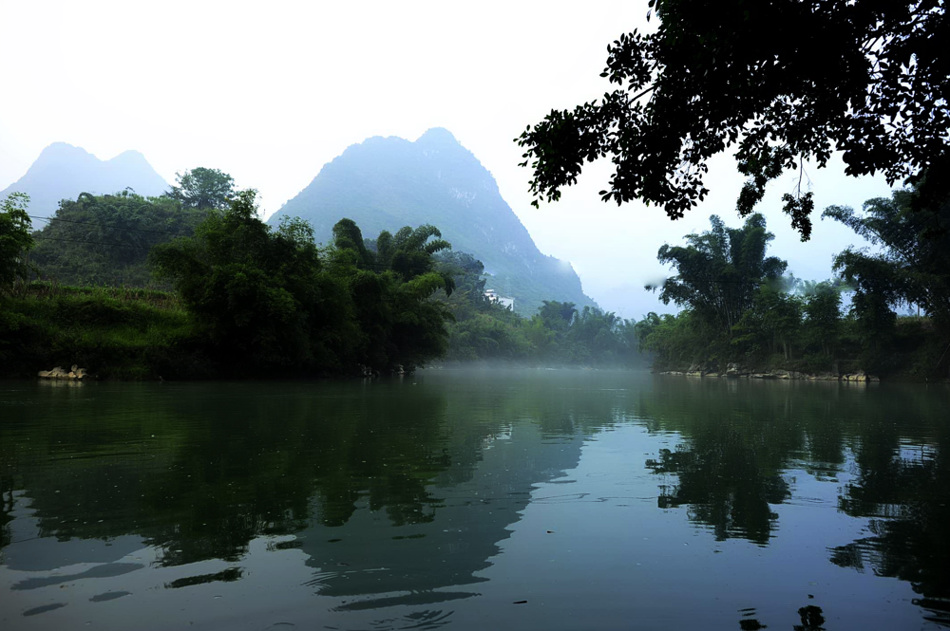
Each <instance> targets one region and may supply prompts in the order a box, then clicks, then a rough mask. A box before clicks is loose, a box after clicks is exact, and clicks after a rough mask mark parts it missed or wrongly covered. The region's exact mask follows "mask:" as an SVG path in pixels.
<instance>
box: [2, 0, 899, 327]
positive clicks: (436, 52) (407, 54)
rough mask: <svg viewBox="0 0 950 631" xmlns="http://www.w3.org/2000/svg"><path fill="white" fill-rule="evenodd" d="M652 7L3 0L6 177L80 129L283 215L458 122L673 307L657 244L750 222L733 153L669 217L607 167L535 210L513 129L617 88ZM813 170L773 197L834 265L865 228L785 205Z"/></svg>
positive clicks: (584, 251)
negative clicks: (329, 168) (617, 193)
mask: <svg viewBox="0 0 950 631" xmlns="http://www.w3.org/2000/svg"><path fill="white" fill-rule="evenodd" d="M646 12H647V4H646V0H626V1H624V2H614V1H606V0H588V1H587V2H584V3H577V2H563V1H560V0H554V1H552V0H548V1H544V2H541V1H539V2H534V1H530V2H529V1H518V0H504V1H494V0H482V1H480V2H477V3H476V2H472V3H464V4H463V3H453V2H445V1H444V0H443V1H441V2H418V1H409V0H406V1H403V2H391V1H390V2H375V1H372V2H366V1H364V2H339V1H335V2H319V1H311V2H282V1H280V0H270V1H269V2H266V3H265V2H261V1H260V0H258V1H255V2H241V1H236V0H230V1H227V2H218V1H202V0H188V1H179V0H166V1H164V2H151V3H145V2H134V1H129V0H121V1H104V0H84V1H83V2H75V1H63V2H53V1H44V0H29V1H25V0H0V24H2V25H3V32H2V35H0V76H2V77H3V85H4V89H3V94H4V96H3V98H2V99H0V189H2V188H5V187H6V186H7V185H9V184H10V183H12V182H14V181H15V180H17V179H18V178H20V177H21V176H22V175H23V174H24V173H25V172H26V170H27V168H28V167H29V165H30V164H31V163H32V162H33V161H34V160H35V159H36V157H37V156H38V155H39V153H40V151H42V149H43V148H44V147H46V146H47V145H49V144H50V143H52V142H56V141H64V142H68V143H70V144H73V145H77V146H80V147H83V148H84V149H86V150H87V151H90V152H91V153H93V154H95V155H96V156H98V157H99V158H101V159H109V158H112V157H114V156H115V155H117V154H119V153H121V152H122V151H124V150H127V149H136V150H138V151H140V152H142V153H143V154H144V155H145V157H146V158H147V159H148V160H149V162H150V163H151V164H152V166H154V167H155V169H156V170H157V171H158V172H159V173H160V174H161V175H162V176H163V177H164V178H165V179H166V180H168V181H169V182H173V181H174V177H175V173H176V172H178V171H184V170H186V169H191V168H194V167H197V166H205V167H212V168H219V169H221V170H223V171H226V172H228V173H230V174H231V175H233V176H234V178H235V180H236V182H237V184H238V185H239V186H240V187H253V188H257V189H258V190H259V191H260V193H261V200H262V206H263V209H264V211H265V212H266V213H267V214H270V213H273V212H274V211H276V210H277V209H278V208H280V206H281V205H282V204H283V203H284V202H285V201H287V200H288V199H290V198H291V197H293V196H294V195H296V194H297V193H298V192H299V191H300V190H301V189H302V188H304V187H305V186H306V185H307V184H309V183H310V181H311V180H312V179H313V177H314V176H316V174H317V173H318V172H319V170H320V168H321V167H322V166H323V165H324V164H325V163H327V162H329V161H330V160H332V159H333V158H334V157H336V156H337V155H339V154H340V153H342V152H343V150H344V149H345V148H346V147H347V146H349V145H351V144H353V143H356V142H361V141H362V140H364V139H366V138H368V137H370V136H375V135H383V136H400V137H403V138H408V139H410V140H415V139H416V138H417V137H418V136H420V135H421V134H422V133H423V132H424V131H425V130H426V129H428V128H430V127H436V126H441V127H445V128H447V129H449V130H450V131H451V132H452V133H453V134H454V135H455V136H456V138H457V139H458V140H459V141H460V142H461V143H462V144H463V145H465V146H466V147H467V148H468V149H470V150H471V151H472V152H473V153H474V154H475V155H476V156H477V157H478V158H479V160H480V161H481V162H482V164H483V165H484V166H485V167H486V168H488V170H489V171H491V172H492V174H493V175H494V176H495V179H496V180H497V181H498V184H499V187H500V188H501V193H502V195H503V196H504V198H505V199H506V200H507V201H508V203H509V204H510V205H511V206H512V208H513V209H514V211H515V212H516V213H517V214H518V216H519V217H520V218H521V220H522V222H523V223H524V224H525V226H526V227H527V228H528V230H529V232H530V233H531V234H532V236H533V237H534V239H535V241H536V243H537V244H538V247H539V248H540V249H541V251H542V252H544V253H546V254H551V255H554V256H557V257H558V258H562V259H566V260H568V261H570V262H571V263H572V264H573V266H574V268H575V269H576V270H577V272H578V274H580V276H581V280H582V281H583V283H584V289H585V291H586V292H587V293H588V295H590V296H591V297H593V298H594V299H595V300H597V301H598V302H599V303H600V304H601V306H603V307H605V308H607V309H610V310H614V311H618V312H620V313H621V314H622V315H624V316H626V317H637V318H638V317H640V316H641V315H642V314H643V313H644V312H645V311H646V310H648V309H654V308H656V307H655V306H654V305H655V297H652V296H651V295H650V294H646V293H645V292H643V290H642V289H641V288H642V286H643V284H644V282H647V281H651V280H655V279H658V278H660V277H662V276H663V275H664V273H665V271H664V269H663V268H662V267H661V266H659V265H658V264H657V262H656V258H655V257H656V251H657V249H658V248H659V246H660V245H662V244H663V243H664V242H671V243H679V242H681V239H682V236H683V235H685V234H686V233H688V232H695V231H699V230H704V229H706V228H708V225H709V224H708V217H709V215H710V214H713V213H716V214H719V215H720V216H722V217H723V218H724V219H725V220H726V222H727V223H728V224H730V225H737V224H738V223H740V221H739V220H738V218H737V217H736V214H735V210H734V209H735V199H736V196H737V195H738V190H739V188H740V187H741V183H742V182H741V178H740V177H739V176H738V175H737V174H736V173H735V169H734V167H733V163H732V160H731V157H729V156H726V157H724V159H723V160H720V161H718V162H717V163H716V164H714V165H713V168H712V169H711V170H710V174H709V179H708V181H707V186H708V188H710V189H712V194H711V196H710V198H709V200H707V202H706V203H704V204H703V205H702V206H700V207H699V208H697V209H695V210H694V211H692V213H691V214H690V215H689V216H687V218H686V219H684V220H680V221H677V222H671V221H669V220H668V219H667V218H666V216H665V214H664V213H663V211H662V210H660V209H657V208H645V207H643V206H642V205H641V204H639V203H632V204H627V205H624V206H623V207H620V208H618V207H617V206H615V205H612V204H611V205H606V204H603V203H602V202H600V201H599V198H598V197H597V195H596V192H597V191H598V190H600V189H601V188H603V185H604V183H605V182H606V180H607V176H608V170H607V168H606V167H607V166H609V165H603V166H599V167H597V168H591V169H590V172H589V173H587V174H585V177H583V178H582V181H581V182H580V185H579V186H578V187H575V188H574V189H571V190H569V191H567V192H566V193H565V195H564V198H563V200H562V201H561V202H559V203H558V204H553V205H542V207H541V209H534V208H532V207H531V206H529V202H530V197H529V195H528V192H527V186H528V184H527V182H528V177H529V171H528V170H527V169H522V168H520V167H518V166H517V163H518V162H519V160H520V155H521V151H520V150H519V148H518V147H517V146H516V145H515V144H514V143H513V142H512V139H513V138H514V137H516V136H517V135H518V134H519V133H520V132H521V131H522V130H523V129H524V128H525V127H526V126H527V125H528V124H529V123H532V122H536V121H538V120H540V119H541V118H543V116H544V115H545V114H546V113H547V112H548V111H549V110H550V109H551V108H553V107H572V106H574V105H576V104H577V103H580V102H582V101H585V100H590V99H593V98H596V97H598V96H599V95H601V94H602V93H603V92H604V91H606V90H607V89H609V86H608V84H607V83H606V81H605V80H603V79H600V77H599V76H598V75H599V74H600V72H601V70H602V69H603V66H604V62H605V59H606V47H607V44H608V43H609V42H611V41H612V40H613V39H615V38H616V37H617V36H618V35H620V34H621V33H622V32H625V31H629V30H632V29H633V28H636V27H640V28H644V27H646V26H647V24H646V21H645V16H646ZM808 175H809V176H810V180H811V183H812V190H814V192H815V195H816V198H817V206H818V208H819V211H818V214H820V209H821V208H824V207H825V206H827V205H830V204H847V205H852V206H860V204H861V203H862V202H863V201H864V200H865V199H867V198H870V197H876V196H882V195H885V196H886V195H888V194H889V187H887V185H886V183H885V182H884V181H883V180H881V179H863V180H854V179H852V178H845V177H844V176H843V175H842V170H841V165H840V162H837V163H836V164H834V165H832V166H831V167H830V168H828V169H824V170H820V171H818V170H815V169H809V170H808ZM797 177H798V176H797V174H796V175H786V176H784V177H783V178H782V179H780V180H779V181H777V182H775V183H773V184H772V189H771V191H770V194H769V199H767V200H766V202H764V203H763V205H762V206H761V210H762V212H764V213H765V215H766V217H767V218H768V222H769V227H770V229H771V230H772V231H773V232H775V234H776V240H775V241H774V242H773V250H772V253H773V254H777V255H779V256H782V257H783V258H786V259H787V260H788V261H789V269H790V271H791V272H793V273H794V274H795V275H796V276H798V277H802V278H809V279H816V280H821V279H824V278H827V277H829V276H830V274H831V272H830V264H831V257H832V255H833V254H834V253H836V252H838V251H840V250H841V249H843V248H844V247H846V246H847V245H848V244H850V243H852V242H853V240H854V237H853V234H852V233H850V232H849V231H848V230H847V229H845V228H843V227H841V226H838V225H835V224H831V223H829V222H827V221H824V222H816V227H815V236H814V237H813V239H812V241H811V242H810V243H807V244H802V243H800V242H799V241H798V239H797V237H796V235H795V234H794V233H793V232H792V231H791V230H790V228H788V221H787V217H786V216H785V215H783V214H782V213H781V210H780V208H779V205H778V202H777V200H778V198H779V197H780V196H781V194H782V193H784V192H790V191H791V190H792V188H793V186H794V182H795V181H796V180H797ZM816 219H817V218H816Z"/></svg>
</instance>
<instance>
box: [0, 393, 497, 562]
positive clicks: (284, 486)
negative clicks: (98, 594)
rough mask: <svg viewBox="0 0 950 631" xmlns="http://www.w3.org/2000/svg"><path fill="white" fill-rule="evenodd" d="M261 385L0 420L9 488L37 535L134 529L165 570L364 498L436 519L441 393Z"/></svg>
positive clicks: (225, 552) (400, 515)
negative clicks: (39, 421)
mask: <svg viewBox="0 0 950 631" xmlns="http://www.w3.org/2000/svg"><path fill="white" fill-rule="evenodd" d="M253 388H254V387H253V386H220V387H219V388H217V389H216V388H209V387H188V386H185V387H182V388H181V389H180V391H179V392H176V393H175V395H174V396H172V397H158V398H157V399H156V398H152V399H150V400H149V401H148V402H147V403H148V405H143V402H142V401H141V400H138V399H136V397H135V396H134V394H133V393H134V388H129V389H126V392H125V395H124V396H123V394H122V393H121V392H117V393H109V395H108V396H98V397H92V398H90V400H89V402H88V405H83V404H80V405H73V406H69V407H67V408H64V409H63V412H62V414H63V415H64V418H63V421H62V422H58V421H57V420H56V419H55V418H54V416H55V415H51V417H50V422H49V423H47V424H43V425H39V426H35V425H34V426H32V427H31V430H30V432H29V433H28V434H26V435H12V434H9V433H7V434H6V435H4V430H3V428H0V442H2V444H3V448H2V449H3V453H4V464H6V463H13V465H14V466H11V467H10V469H11V470H13V471H15V474H14V477H15V478H16V479H15V481H10V483H9V485H7V484H6V482H7V478H5V479H4V484H5V486H10V489H13V488H18V489H26V490H27V496H28V498H29V501H30V503H31V505H32V508H33V509H34V510H35V517H36V519H37V520H38V525H39V528H40V534H41V536H44V537H56V538H59V539H61V540H67V539H71V538H110V537H116V536H120V535H124V534H138V535H140V536H142V537H143V538H144V539H145V540H146V541H147V542H148V543H150V544H152V545H156V546H159V547H161V548H163V550H164V554H163V563H165V564H169V565H174V564H181V563H190V562H194V561H198V560H202V559H210V558H220V559H225V560H234V559H237V558H238V557H239V556H240V555H241V554H243V553H244V552H246V550H247V545H248V543H249V542H250V540H251V539H253V538H254V537H256V536H258V535H260V534H284V533H292V532H297V531H299V530H301V529H302V528H303V527H305V526H306V525H307V524H308V523H309V520H310V519H314V518H315V519H318V520H320V521H322V522H324V523H327V524H341V523H344V522H345V521H346V520H347V519H348V518H349V516H350V515H351V514H352V512H353V511H354V510H355V504H356V502H357V500H358V499H359V498H361V497H366V498H368V501H369V503H370V505H371V506H372V507H374V508H382V507H385V510H386V512H387V514H388V515H389V516H390V519H391V520H392V521H393V522H394V523H397V524H405V523H414V522H417V521H425V520H428V519H431V511H432V507H433V506H434V505H436V504H437V502H438V500H437V498H433V497H431V496H430V494H429V492H428V491H427V488H426V487H427V485H428V484H429V483H430V482H431V480H432V479H433V478H434V476H436V475H438V474H439V473H440V472H441V471H443V470H444V469H445V468H446V467H448V466H449V464H450V462H451V461H452V457H451V455H450V454H448V453H447V452H446V451H445V449H444V434H443V431H442V423H443V420H444V414H443V412H444V408H445V402H444V400H443V398H442V397H440V396H434V395H432V394H431V393H430V394H425V395H422V394H418V393H416V392H413V393H411V400H410V399H407V392H406V390H407V389H405V388H403V389H401V390H399V389H398V388H397V389H394V390H393V391H387V386H386V384H376V385H374V386H373V387H371V388H370V389H367V390H366V391H365V392H360V391H359V390H358V389H359V388H360V385H359V384H322V385H321V384H317V385H315V386H309V387H308V386H303V385H301V386H300V387H298V388H293V387H288V388H289V390H290V392H284V393H282V394H283V396H275V394H274V391H273V389H271V390H268V388H267V387H266V386H265V387H263V388H260V389H259V394H260V396H254V392H253ZM248 390H251V391H250V392H248ZM154 392H158V391H154V390H153V391H152V393H153V394H154ZM486 431H488V430H487V429H486ZM476 446H477V443H476V445H473V446H471V448H472V449H475V448H476ZM466 459H474V458H473V456H466ZM312 498H315V502H314V503H312V502H311V499H312ZM315 505H316V506H317V510H316V512H317V514H316V515H314V514H312V513H313V512H314V509H313V507H314V506H315ZM11 510H12V506H10V507H6V506H5V507H4V512H3V515H4V516H3V519H4V520H9V519H10V517H9V512H10V511H11ZM4 532H5V531H4ZM8 539H9V537H5V538H4V539H3V543H6V542H8Z"/></svg>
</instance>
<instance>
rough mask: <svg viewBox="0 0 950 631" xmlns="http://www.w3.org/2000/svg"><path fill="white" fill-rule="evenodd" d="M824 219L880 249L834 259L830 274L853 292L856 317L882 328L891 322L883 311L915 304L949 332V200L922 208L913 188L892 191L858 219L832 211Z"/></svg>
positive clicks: (868, 203) (843, 211)
mask: <svg viewBox="0 0 950 631" xmlns="http://www.w3.org/2000/svg"><path fill="white" fill-rule="evenodd" d="M922 204H926V206H925V207H921V205H922ZM823 216H825V217H831V218H833V219H835V220H837V221H840V222H841V223H843V224H845V225H846V226H848V227H849V228H851V229H852V230H854V231H855V232H856V233H857V234H859V235H860V236H862V237H864V238H865V239H867V240H869V241H870V242H871V243H873V244H875V245H876V246H879V247H880V248H881V251H880V252H879V253H872V252H868V251H866V250H857V249H854V248H848V249H847V250H845V251H844V252H842V253H840V254H839V255H838V256H836V257H835V261H834V269H835V271H836V272H839V273H841V275H842V276H843V277H844V280H845V281H846V282H847V283H848V284H850V285H851V286H852V287H853V288H854V290H855V296H854V300H853V304H854V307H855V309H856V310H857V311H858V312H859V315H862V314H863V315H864V316H866V317H865V319H866V320H867V321H868V322H871V321H879V323H880V324H881V325H882V326H884V327H885V328H887V326H889V323H890V322H891V321H892V320H893V318H892V317H891V316H890V315H888V314H887V313H885V311H889V308H890V307H893V306H896V305H898V304H900V303H905V304H915V305H919V306H920V308H922V309H923V310H924V312H925V313H926V314H927V315H929V316H931V317H932V318H933V319H934V320H935V322H936V323H937V324H938V325H940V326H941V327H950V275H948V273H947V270H948V269H950V195H948V196H947V197H945V198H943V199H942V200H940V201H939V202H936V203H927V202H921V200H920V192H919V189H918V188H910V189H906V190H897V191H894V192H893V193H892V194H891V198H890V199H886V198H876V199H870V200H868V201H866V202H865V203H864V207H863V212H862V213H861V214H858V213H855V212H854V210H853V209H851V208H847V207H841V206H831V207H829V208H828V209H827V210H825V212H824V214H823Z"/></svg>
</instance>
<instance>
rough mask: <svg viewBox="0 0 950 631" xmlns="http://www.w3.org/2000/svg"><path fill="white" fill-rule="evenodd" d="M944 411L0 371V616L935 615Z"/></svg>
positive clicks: (475, 375) (416, 619) (89, 619)
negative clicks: (19, 376)
mask: <svg viewBox="0 0 950 631" xmlns="http://www.w3.org/2000/svg"><path fill="white" fill-rule="evenodd" d="M948 402H950V391H948V389H947V388H946V387H945V386H937V387H934V386H931V387H925V386H892V385H887V384H882V385H876V386H875V385H872V386H870V387H867V386H855V385H848V384H829V383H800V382H749V381H731V380H730V381H726V380H698V379H687V378H682V377H662V376H652V375H648V374H639V373H629V372H626V373H624V372H616V373H614V372H602V371H596V372H595V371H546V370H534V371H526V372H525V371H522V372H518V371H506V370H491V371H488V370H484V371H469V370H437V371H424V372H421V373H419V374H417V375H415V376H412V377H406V378H403V379H393V380H382V381H374V382H320V383H213V384H174V383H161V384H116V383H83V384H71V385H66V384H50V383H32V382H0V493H2V499H0V626H2V628H4V629H64V628H78V627H83V628H87V627H88V628H94V629H130V628H135V629H169V628H185V627H188V628H195V629H283V630H285V631H286V630H290V629H294V628H306V629H313V628H317V629H321V628H327V629H369V630H384V629H436V628H445V629H452V630H468V629H484V628H499V629H519V630H520V629H545V630H550V629H640V628H642V629H660V628H662V629H698V628H702V629H732V630H735V629H755V628H759V626H758V625H766V626H768V628H770V629H788V630H790V629H793V628H796V627H798V628H802V629H805V630H808V629H818V628H825V629H828V630H832V629H835V630H843V629H869V628H881V629H883V628H887V629H928V628H946V626H947V625H948V621H950V616H948V611H950V509H948V507H947V502H948V500H950V467H948V460H947V456H946V450H945V449H944V445H945V444H946V441H947V438H948V431H950V414H948V413H947V404H948ZM809 624H810V625H811V626H808V625H809Z"/></svg>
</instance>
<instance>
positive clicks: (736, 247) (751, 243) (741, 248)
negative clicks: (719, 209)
mask: <svg viewBox="0 0 950 631" xmlns="http://www.w3.org/2000/svg"><path fill="white" fill-rule="evenodd" d="M709 222H710V223H711V224H712V230H709V231H708V232H703V233H701V234H691V235H687V237H686V241H687V244H688V245H686V246H670V245H668V244H664V245H663V246H662V247H661V248H660V250H659V252H657V259H658V260H659V261H660V262H661V263H669V264H672V265H673V266H674V267H675V268H676V271H677V273H676V275H675V276H672V277H670V278H667V279H666V280H665V281H663V285H662V286H661V288H660V300H662V301H663V304H669V303H671V302H673V303H675V304H677V305H679V306H680V307H684V308H689V309H692V310H693V311H695V313H696V315H697V316H698V317H699V318H700V319H701V320H702V321H704V322H705V323H707V324H708V325H710V326H713V327H714V328H716V329H718V330H720V331H725V332H727V333H728V332H729V331H731V329H732V326H733V325H734V324H736V323H737V322H739V319H740V318H741V317H742V314H743V313H745V312H746V311H747V310H749V309H750V308H751V307H752V305H753V301H754V299H755V296H756V293H757V292H758V290H759V288H760V287H761V286H762V285H763V284H765V283H766V282H768V281H776V280H777V279H778V278H779V277H780V276H781V275H782V273H783V272H784V271H785V268H786V266H787V263H786V262H785V261H783V260H781V259H778V258H776V257H774V256H769V257H766V256H765V254H766V250H767V248H768V244H769V241H771V240H772V239H773V238H774V236H773V235H772V233H771V232H768V231H767V230H766V228H765V218H764V217H762V215H760V214H758V213H756V214H754V215H752V216H751V217H749V218H748V219H746V222H745V224H744V225H743V226H742V228H727V227H726V226H725V225H724V224H723V222H722V219H720V218H719V217H717V216H716V215H713V216H712V217H710V218H709ZM647 289H655V288H654V287H650V286H648V287H647Z"/></svg>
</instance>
